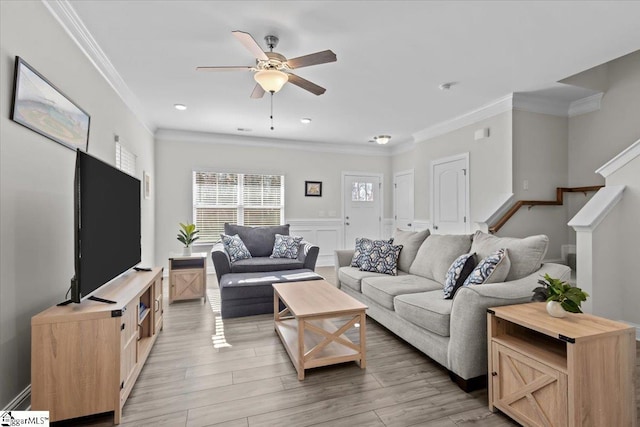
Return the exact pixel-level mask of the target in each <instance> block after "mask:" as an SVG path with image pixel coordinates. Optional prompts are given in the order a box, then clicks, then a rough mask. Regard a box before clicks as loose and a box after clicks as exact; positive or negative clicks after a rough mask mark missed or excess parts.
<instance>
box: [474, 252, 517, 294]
mask: <svg viewBox="0 0 640 427" xmlns="http://www.w3.org/2000/svg"><path fill="white" fill-rule="evenodd" d="M510 268H511V261H510V260H509V255H508V254H507V250H506V249H498V250H497V251H495V252H494V253H492V254H491V255H489V256H488V257H486V258H485V259H483V260H482V261H480V263H479V264H478V265H477V266H476V268H474V269H473V271H472V272H471V274H470V275H469V277H467V279H466V280H465V281H464V284H463V285H462V286H469V285H482V284H483V283H499V282H504V280H505V279H506V278H507V275H508V274H509V269H510Z"/></svg>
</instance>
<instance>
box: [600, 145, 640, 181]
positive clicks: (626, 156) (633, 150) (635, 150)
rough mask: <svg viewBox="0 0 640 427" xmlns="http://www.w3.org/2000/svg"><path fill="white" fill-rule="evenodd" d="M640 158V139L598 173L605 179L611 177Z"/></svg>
mask: <svg viewBox="0 0 640 427" xmlns="http://www.w3.org/2000/svg"><path fill="white" fill-rule="evenodd" d="M638 156H640V139H639V140H637V141H636V142H634V143H633V144H631V145H630V146H629V147H627V148H626V149H625V150H624V151H622V152H621V153H620V154H618V155H617V156H615V157H614V158H613V159H611V160H609V161H608V162H607V163H605V164H604V165H603V166H602V167H600V169H598V170H597V171H596V173H599V174H600V175H602V176H603V177H605V178H608V177H609V175H611V174H612V173H614V172H616V171H617V170H618V169H620V168H621V167H623V166H624V165H626V164H627V163H629V162H630V161H631V160H633V159H635V158H636V157H638Z"/></svg>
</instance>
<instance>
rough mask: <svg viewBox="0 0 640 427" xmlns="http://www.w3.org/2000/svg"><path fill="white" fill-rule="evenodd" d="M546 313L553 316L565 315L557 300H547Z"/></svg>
mask: <svg viewBox="0 0 640 427" xmlns="http://www.w3.org/2000/svg"><path fill="white" fill-rule="evenodd" d="M547 313H549V315H550V316H553V317H565V316H566V315H567V312H566V311H565V309H564V308H562V305H560V303H559V302H558V301H549V302H548V303H547Z"/></svg>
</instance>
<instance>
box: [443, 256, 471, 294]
mask: <svg viewBox="0 0 640 427" xmlns="http://www.w3.org/2000/svg"><path fill="white" fill-rule="evenodd" d="M475 267H476V254H474V253H470V254H463V255H460V256H459V257H458V258H456V260H455V261H453V263H452V264H451V267H449V270H448V271H447V277H446V279H445V282H444V298H445V299H451V298H453V295H454V294H455V293H456V291H457V290H458V288H459V287H461V286H462V284H463V283H464V281H465V280H466V279H467V277H469V274H471V272H472V271H473V269H474V268H475Z"/></svg>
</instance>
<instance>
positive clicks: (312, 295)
mask: <svg viewBox="0 0 640 427" xmlns="http://www.w3.org/2000/svg"><path fill="white" fill-rule="evenodd" d="M273 294H274V295H273V304H274V305H273V313H274V323H275V330H276V332H277V333H278V335H279V336H280V339H281V340H282V344H283V345H284V347H285V349H286V350H287V353H288V354H289V357H290V358H291V362H292V363H293V365H294V366H295V368H296V371H298V379H299V380H303V379H304V371H305V369H309V368H315V367H318V366H326V365H333V364H335V363H343V362H349V361H356V362H358V363H359V365H360V367H361V368H362V369H364V368H366V365H367V362H366V336H365V335H366V314H365V310H366V309H367V306H366V305H364V304H362V303H361V302H360V301H358V300H356V299H354V298H352V297H351V296H349V295H347V294H345V293H344V292H342V291H341V290H339V289H338V288H336V287H335V286H333V285H331V284H330V283H328V282H326V281H324V280H312V281H306V282H289V283H274V284H273ZM279 301H282V303H283V304H284V305H285V309H284V310H282V311H279V310H280V304H279ZM337 318H340V319H338V320H339V321H340V322H344V323H343V324H342V326H340V327H337V326H336V324H335V323H334V322H332V321H331V320H330V319H337ZM345 318H346V320H345ZM356 327H359V329H360V342H359V343H358V344H355V343H353V342H352V341H351V340H350V339H349V338H347V337H346V336H345V335H344V333H345V332H346V331H348V330H349V329H351V328H356Z"/></svg>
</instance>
